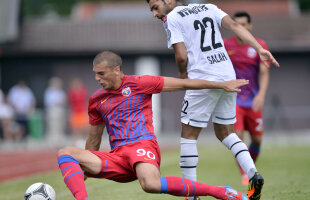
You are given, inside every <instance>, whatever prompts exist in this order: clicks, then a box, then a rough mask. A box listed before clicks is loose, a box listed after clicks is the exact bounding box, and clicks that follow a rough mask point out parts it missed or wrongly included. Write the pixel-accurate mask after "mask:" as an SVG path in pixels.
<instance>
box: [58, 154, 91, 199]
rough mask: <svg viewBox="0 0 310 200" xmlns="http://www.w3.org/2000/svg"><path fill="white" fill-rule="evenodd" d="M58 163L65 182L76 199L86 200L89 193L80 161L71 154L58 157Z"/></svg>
mask: <svg viewBox="0 0 310 200" xmlns="http://www.w3.org/2000/svg"><path fill="white" fill-rule="evenodd" d="M58 164H59V168H60V170H61V173H62V176H63V177H64V181H65V184H66V185H67V187H68V188H69V190H70V191H71V193H72V194H73V196H74V197H75V199H76V200H86V199H88V195H87V192H86V187H85V183H84V173H83V171H82V169H81V167H80V165H79V162H78V161H77V160H75V159H74V158H73V157H71V156H69V155H62V156H59V157H58Z"/></svg>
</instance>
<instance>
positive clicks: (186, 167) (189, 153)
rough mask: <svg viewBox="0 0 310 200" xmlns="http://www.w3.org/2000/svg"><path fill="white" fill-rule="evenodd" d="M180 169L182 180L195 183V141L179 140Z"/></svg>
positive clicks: (196, 158) (196, 160) (196, 159)
mask: <svg viewBox="0 0 310 200" xmlns="http://www.w3.org/2000/svg"><path fill="white" fill-rule="evenodd" d="M180 143H181V154H180V155H181V156H180V157H181V160H180V167H181V171H182V175H183V178H187V179H190V180H193V181H197V175H196V166H197V163H198V151H197V140H189V139H185V138H181V141H180Z"/></svg>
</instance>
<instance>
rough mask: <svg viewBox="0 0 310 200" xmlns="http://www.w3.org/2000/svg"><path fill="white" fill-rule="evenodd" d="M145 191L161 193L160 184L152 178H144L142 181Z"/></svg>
mask: <svg viewBox="0 0 310 200" xmlns="http://www.w3.org/2000/svg"><path fill="white" fill-rule="evenodd" d="M140 184H141V187H142V189H143V191H145V192H147V193H159V192H160V185H159V184H156V182H155V181H152V180H143V181H141V182H140Z"/></svg>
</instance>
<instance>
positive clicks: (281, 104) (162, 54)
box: [0, 0, 310, 149]
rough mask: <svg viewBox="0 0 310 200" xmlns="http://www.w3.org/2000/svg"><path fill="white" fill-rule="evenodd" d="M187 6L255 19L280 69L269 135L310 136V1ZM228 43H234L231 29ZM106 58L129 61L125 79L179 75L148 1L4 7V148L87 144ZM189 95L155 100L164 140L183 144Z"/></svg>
mask: <svg viewBox="0 0 310 200" xmlns="http://www.w3.org/2000/svg"><path fill="white" fill-rule="evenodd" d="M188 2H190V3H192V2H195V3H206V2H208V3H214V4H216V5H217V6H218V7H219V8H221V9H222V10H224V11H225V12H227V13H228V14H230V15H233V14H234V13H235V12H236V11H240V10H244V11H247V12H249V13H250V14H251V15H252V18H253V25H254V30H253V34H254V35H255V36H257V37H259V38H262V39H264V40H265V41H266V42H267V44H268V46H269V48H270V50H271V52H272V53H273V55H274V56H275V58H276V59H277V60H278V61H279V63H280V64H281V67H280V68H275V67H274V66H273V67H272V68H271V69H270V83H269V89H268V93H267V97H266V102H265V107H264V110H263V113H264V121H265V132H266V134H265V135H266V136H269V137H271V138H272V136H276V135H277V134H282V135H291V136H292V135H295V134H296V137H297V135H298V134H303V137H304V136H305V135H307V136H309V132H310V131H309V130H310V123H309V122H310V92H309V86H310V79H309V76H310V23H309V22H310V1H309V0H209V1H199V0H197V1H188ZM222 35H223V37H224V38H225V37H229V36H232V34H231V33H228V32H227V31H225V30H223V32H222ZM103 50H112V51H115V52H117V53H119V54H120V55H121V57H122V58H123V63H124V64H123V71H124V72H125V73H126V74H140V75H141V74H151V75H164V76H173V77H177V66H176V64H175V59H174V54H173V50H169V49H167V44H166V34H165V32H164V29H163V27H162V22H161V21H159V20H157V19H153V17H152V13H151V12H150V10H149V7H148V4H147V3H146V1H145V0H127V1H125V0H122V1H103V0H101V1H99V0H66V1H61V0H1V1H0V88H1V92H0V97H1V98H0V100H1V106H0V120H1V125H0V130H1V131H0V140H1V143H0V145H1V147H0V148H1V149H11V148H18V147H20V148H25V147H34V146H43V147H59V146H62V145H64V144H68V143H73V144H75V145H78V146H83V145H84V142H85V137H86V134H87V132H88V121H87V104H88V98H89V97H90V96H91V95H92V93H93V92H95V91H96V90H97V89H99V85H98V84H97V83H96V81H95V80H94V74H93V72H92V60H93V58H94V56H95V55H96V54H97V53H99V52H101V51H103ZM183 94H184V93H183V92H177V93H173V94H172V93H163V94H161V95H157V96H155V97H154V101H155V102H154V109H153V110H154V123H155V127H156V129H157V130H156V133H157V134H160V135H164V136H165V135H169V136H173V137H174V138H175V140H177V138H178V136H179V134H180V133H179V132H180V130H181V124H180V109H181V104H182V100H183ZM206 131H212V127H208V128H207V130H206ZM42 141H45V142H42ZM33 142H36V143H35V145H33V144H34V143H33Z"/></svg>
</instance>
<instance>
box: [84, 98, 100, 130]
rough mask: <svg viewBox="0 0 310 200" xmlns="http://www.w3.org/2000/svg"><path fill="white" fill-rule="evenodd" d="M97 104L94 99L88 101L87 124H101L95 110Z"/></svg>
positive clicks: (98, 114)
mask: <svg viewBox="0 0 310 200" xmlns="http://www.w3.org/2000/svg"><path fill="white" fill-rule="evenodd" d="M97 104H98V100H96V99H95V98H94V97H91V98H90V99H89V104H88V117H89V124H91V125H98V124H102V122H103V119H102V117H101V114H100V113H99V111H98V110H97Z"/></svg>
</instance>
